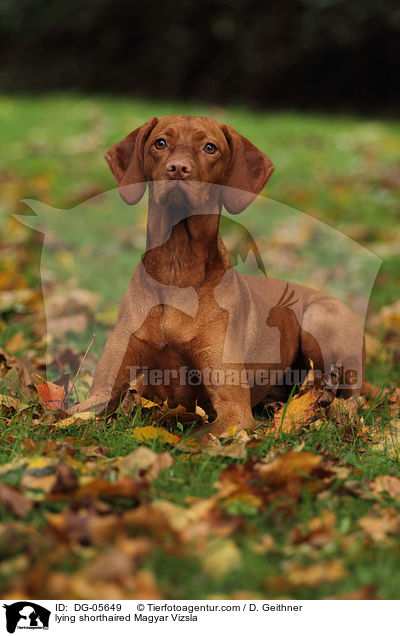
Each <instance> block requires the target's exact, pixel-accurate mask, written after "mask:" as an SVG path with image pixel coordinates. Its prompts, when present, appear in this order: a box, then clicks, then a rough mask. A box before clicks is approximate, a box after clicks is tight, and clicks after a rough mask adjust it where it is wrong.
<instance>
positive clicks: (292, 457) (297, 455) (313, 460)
mask: <svg viewBox="0 0 400 636" xmlns="http://www.w3.org/2000/svg"><path fill="white" fill-rule="evenodd" d="M322 461H323V458H322V457H321V455H315V454H314V453H310V452H309V451H300V452H297V451H288V452H287V453H284V454H283V455H279V456H278V457H276V458H275V459H274V460H272V462H270V463H268V464H264V463H262V464H257V465H256V468H257V469H258V472H259V475H260V477H261V479H262V480H263V482H265V483H267V484H268V485H270V486H274V487H279V486H282V485H284V484H285V483H287V482H290V481H300V480H302V479H304V478H307V477H308V476H310V475H312V474H313V473H314V472H315V471H318V469H319V468H321V465H322Z"/></svg>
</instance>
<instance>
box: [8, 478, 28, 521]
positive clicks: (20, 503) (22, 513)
mask: <svg viewBox="0 0 400 636" xmlns="http://www.w3.org/2000/svg"><path fill="white" fill-rule="evenodd" d="M0 504H1V505H2V506H3V507H4V508H5V509H6V510H7V512H11V514H13V515H15V516H16V517H26V515H27V514H28V512H29V511H30V510H31V508H32V505H33V501H32V500H31V499H28V497H25V495H23V494H22V493H21V492H20V491H19V490H17V489H16V488H13V487H12V486H8V485H7V484H2V483H0Z"/></svg>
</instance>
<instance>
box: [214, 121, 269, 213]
mask: <svg viewBox="0 0 400 636" xmlns="http://www.w3.org/2000/svg"><path fill="white" fill-rule="evenodd" d="M222 131H223V133H224V135H225V137H226V140H227V142H228V145H229V148H230V151H231V162H230V165H229V169H228V177H227V180H226V181H225V184H224V185H225V186H227V187H225V188H223V192H222V203H223V204H224V206H225V208H226V209H227V210H228V212H230V213H231V214H238V213H239V212H242V210H244V209H245V208H247V206H248V205H250V203H251V202H252V201H253V200H254V199H255V198H256V196H257V195H258V194H260V192H261V190H262V189H263V187H264V186H265V184H266V183H267V181H268V179H269V178H270V176H271V174H272V172H273V170H274V166H273V165H272V162H271V161H270V160H269V159H268V157H267V156H266V155H264V153H262V152H261V150H258V148H256V147H255V146H254V145H253V144H252V143H251V142H250V141H249V140H248V139H246V137H243V136H242V135H239V133H238V132H236V130H235V129H234V128H232V126H222Z"/></svg>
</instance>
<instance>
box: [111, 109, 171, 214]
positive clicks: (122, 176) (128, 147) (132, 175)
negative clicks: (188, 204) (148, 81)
mask: <svg viewBox="0 0 400 636" xmlns="http://www.w3.org/2000/svg"><path fill="white" fill-rule="evenodd" d="M157 121H158V119H157V117H153V119H149V121H146V123H145V124H143V126H140V128H136V130H134V131H132V132H131V133H130V134H129V135H128V136H127V137H125V139H123V140H122V141H120V142H119V143H118V144H114V146H111V148H110V149H109V150H108V151H107V152H106V154H105V155H104V158H105V160H106V161H107V163H108V165H109V166H110V170H111V172H112V173H113V175H114V177H115V179H116V181H117V183H118V192H119V193H120V195H121V197H122V199H123V200H124V201H125V202H126V203H128V204H129V205H134V204H135V203H137V202H138V201H140V199H141V198H142V196H143V195H144V191H145V189H146V183H145V182H146V177H145V174H144V169H143V152H144V145H145V143H146V141H147V139H148V137H149V135H150V133H151V131H152V130H153V128H154V126H155V125H156V124H157Z"/></svg>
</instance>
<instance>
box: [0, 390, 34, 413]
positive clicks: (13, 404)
mask: <svg viewBox="0 0 400 636" xmlns="http://www.w3.org/2000/svg"><path fill="white" fill-rule="evenodd" d="M1 404H3V405H4V406H7V407H9V408H12V409H15V410H16V411H22V410H23V409H27V408H29V405H28V404H25V403H24V402H20V400H16V399H15V398H12V397H11V396H10V395H3V394H0V405H1Z"/></svg>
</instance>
